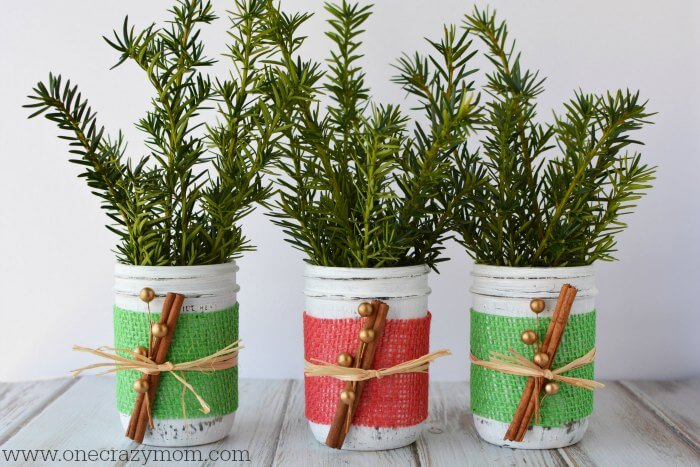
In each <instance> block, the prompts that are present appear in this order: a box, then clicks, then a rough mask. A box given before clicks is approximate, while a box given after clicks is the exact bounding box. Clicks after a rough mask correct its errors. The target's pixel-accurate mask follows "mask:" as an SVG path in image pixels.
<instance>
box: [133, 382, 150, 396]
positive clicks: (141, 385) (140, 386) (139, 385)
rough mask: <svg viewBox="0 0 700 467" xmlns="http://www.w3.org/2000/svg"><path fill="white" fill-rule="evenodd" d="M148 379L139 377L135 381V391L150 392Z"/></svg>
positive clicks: (140, 392)
mask: <svg viewBox="0 0 700 467" xmlns="http://www.w3.org/2000/svg"><path fill="white" fill-rule="evenodd" d="M148 387H149V385H148V381H147V380H146V379H144V378H141V379H137V380H136V381H134V391H136V392H137V393H139V394H145V393H147V392H148Z"/></svg>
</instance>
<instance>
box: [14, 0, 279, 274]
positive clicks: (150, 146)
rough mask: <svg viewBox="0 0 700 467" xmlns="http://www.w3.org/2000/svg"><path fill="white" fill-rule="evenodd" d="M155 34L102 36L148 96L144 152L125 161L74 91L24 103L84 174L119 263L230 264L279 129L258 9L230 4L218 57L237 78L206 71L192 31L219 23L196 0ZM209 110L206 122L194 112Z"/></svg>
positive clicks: (45, 88)
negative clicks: (145, 85)
mask: <svg viewBox="0 0 700 467" xmlns="http://www.w3.org/2000/svg"><path fill="white" fill-rule="evenodd" d="M170 13H171V14H172V18H171V19H170V20H169V21H168V22H167V23H166V25H164V26H163V27H157V26H156V25H155V24H153V25H151V26H148V27H147V28H145V29H142V30H136V28H135V27H133V26H131V25H130V24H129V21H128V18H126V19H125V20H124V24H123V27H122V29H121V30H120V31H115V32H114V35H113V37H105V40H106V41H107V43H108V44H109V45H110V46H111V47H112V48H113V49H115V50H116V51H117V52H118V53H119V60H118V62H117V64H116V65H115V67H116V66H119V65H121V64H122V63H124V62H127V61H128V62H133V63H134V64H136V65H137V66H138V67H139V68H140V69H141V70H143V72H144V74H145V77H146V78H147V80H148V82H149V83H150V85H151V86H152V87H153V90H154V97H153V98H152V108H151V110H149V111H148V112H147V113H146V115H145V116H144V117H143V118H141V119H140V120H139V121H138V122H137V124H136V126H137V128H138V129H139V130H141V131H143V132H144V133H145V143H146V147H147V153H146V154H145V155H144V156H143V157H141V158H139V159H138V160H137V161H136V162H132V160H131V159H130V158H127V157H126V156H125V151H126V144H125V142H124V139H123V137H122V134H121V133H119V134H118V135H117V136H116V137H109V136H107V133H106V132H105V130H104V128H103V127H102V126H100V125H99V124H98V123H97V119H96V113H95V112H94V111H93V110H92V108H91V107H90V105H89V103H88V101H87V100H86V99H85V98H84V97H83V96H82V94H81V93H80V91H79V89H78V86H75V85H73V84H72V83H71V82H70V81H68V80H64V79H63V78H62V77H61V76H60V75H58V76H57V75H54V74H51V75H49V79H48V81H47V82H39V83H38V84H37V86H36V87H35V88H34V90H33V94H32V95H30V96H29V98H30V99H31V103H30V104H28V105H27V106H26V107H29V108H32V109H34V113H32V115H31V117H35V116H37V115H40V114H44V115H45V116H46V118H48V119H49V120H51V121H53V122H55V123H56V124H57V125H58V127H59V129H60V130H62V131H63V133H62V134H61V136H60V137H61V138H63V139H65V140H67V141H68V143H69V145H70V153H71V154H73V155H74V156H75V158H74V159H73V160H72V161H71V162H74V163H76V164H78V165H80V166H82V167H83V170H84V171H83V172H82V173H81V174H80V177H82V178H84V179H85V180H86V182H87V184H88V186H89V187H90V188H91V189H92V192H93V193H94V194H95V195H97V196H98V197H100V198H101V200H102V208H103V209H104V210H105V211H106V212H107V215H108V216H109V218H110V219H111V220H112V221H113V224H111V225H108V228H109V229H110V230H111V231H112V232H114V233H115V234H116V235H117V236H118V237H119V243H118V246H117V251H116V253H117V256H118V260H119V261H121V262H123V263H128V264H135V265H194V264H215V263H222V262H226V261H229V260H230V259H231V258H235V257H237V256H238V255H240V254H241V252H242V251H244V250H247V249H250V245H249V244H248V241H247V239H246V238H245V237H244V236H243V234H242V232H241V228H240V226H239V225H238V222H239V221H240V220H241V218H243V217H244V216H245V215H247V214H248V213H250V212H251V210H252V209H253V207H254V204H255V203H264V202H265V200H266V199H267V198H268V197H269V196H270V194H271V191H272V189H271V186H270V185H269V184H267V183H266V182H264V181H263V179H262V178H261V177H262V174H263V173H264V172H265V170H266V167H267V166H268V165H269V164H270V162H271V161H272V159H273V158H274V142H275V138H276V137H277V136H276V134H277V132H278V127H279V125H278V124H277V120H275V117H274V116H273V115H272V114H271V113H270V112H269V111H268V109H267V108H266V105H265V102H264V100H263V99H262V98H261V97H260V88H261V87H262V86H263V81H264V77H265V73H264V71H263V70H264V66H265V65H264V61H265V60H266V58H267V57H268V56H269V55H270V53H271V50H270V44H269V43H268V39H267V35H268V31H267V29H266V28H265V27H264V25H265V24H266V23H265V18H266V16H267V4H266V2H265V1H264V0H236V1H235V2H234V11H232V12H231V13H230V20H231V27H230V30H229V36H230V45H229V46H228V53H227V54H226V56H227V58H228V59H229V60H230V62H231V66H232V67H233V69H234V72H232V73H231V74H230V76H229V77H228V78H226V79H216V80H212V79H210V78H209V76H208V75H206V74H205V73H204V72H203V70H204V69H206V68H207V67H209V66H210V65H212V64H213V63H214V62H215V61H214V60H212V59H209V58H207V57H206V56H205V55H204V45H203V43H202V40H201V39H200V28H201V27H202V26H204V25H208V24H210V23H211V22H212V21H214V20H215V19H216V16H215V14H214V12H213V9H212V5H211V3H210V2H209V1H203V0H180V1H179V2H178V3H177V4H176V5H175V6H174V7H173V8H172V9H171V10H170ZM209 109H216V112H217V115H218V117H217V119H216V123H215V124H211V125H207V124H205V123H204V118H203V116H202V112H203V111H205V110H209Z"/></svg>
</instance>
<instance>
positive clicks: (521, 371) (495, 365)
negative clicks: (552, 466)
mask: <svg viewBox="0 0 700 467" xmlns="http://www.w3.org/2000/svg"><path fill="white" fill-rule="evenodd" d="M508 352H510V353H511V355H506V354H502V353H499V352H491V358H490V359H489V360H488V361H486V360H481V359H479V358H477V357H476V356H475V355H474V354H469V360H471V362H472V363H473V364H475V365H479V366H482V367H484V368H486V369H489V370H495V371H499V372H501V373H507V374H509V375H516V376H527V377H531V378H538V379H537V380H536V381H537V383H536V384H537V386H536V387H537V393H538V394H539V392H540V388H541V381H542V379H548V380H554V381H561V382H562V383H566V384H569V385H571V386H576V387H578V388H583V389H588V390H589V391H592V390H594V389H599V388H603V387H605V385H604V384H603V383H599V382H597V381H593V380H592V379H585V378H574V377H572V376H564V375H562V373H566V372H567V371H571V370H575V369H576V368H581V367H582V366H585V365H588V364H589V363H593V361H594V360H595V348H593V349H591V351H590V352H588V353H587V354H586V355H584V356H582V357H579V358H577V359H576V360H574V361H572V362H571V363H568V364H566V365H564V366H563V367H561V368H557V369H556V370H550V369H548V368H541V367H539V366H537V365H536V364H535V363H534V362H531V361H530V360H528V359H527V358H525V357H524V356H523V355H522V354H520V353H518V352H516V351H515V350H513V349H508ZM539 418H540V400H539V397H538V398H536V399H535V420H539Z"/></svg>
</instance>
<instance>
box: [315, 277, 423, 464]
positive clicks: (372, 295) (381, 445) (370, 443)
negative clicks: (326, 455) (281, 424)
mask: <svg viewBox="0 0 700 467" xmlns="http://www.w3.org/2000/svg"><path fill="white" fill-rule="evenodd" d="M429 274H430V268H428V267H427V266H424V265H421V266H408V267H398V268H383V269H370V268H354V269H353V268H329V267H321V266H310V265H308V266H306V272H305V273H304V277H305V278H306V280H305V282H304V296H305V297H306V311H307V313H308V314H309V315H311V316H313V317H316V318H325V319H346V318H357V316H358V315H357V308H358V306H359V305H360V303H362V302H363V301H366V300H372V299H380V300H384V301H385V302H386V304H387V305H389V315H388V318H389V319H414V318H422V317H424V316H425V315H427V314H428V295H430V287H428V275H429ZM426 397H427V395H426ZM416 403H418V401H416ZM421 425H422V423H418V424H416V425H412V426H403V427H380V426H352V427H350V430H349V431H348V434H347V437H346V438H345V441H344V443H343V449H349V450H355V451H377V450H386V449H396V448H399V447H403V446H406V445H409V444H411V443H413V442H414V441H415V440H416V439H417V438H418V436H419V435H420V432H421ZM309 427H310V428H311V432H312V433H313V435H314V437H315V438H316V440H317V441H318V442H319V443H322V444H325V442H326V437H327V436H328V431H329V430H330V427H331V426H330V425H325V424H320V423H313V422H311V421H309Z"/></svg>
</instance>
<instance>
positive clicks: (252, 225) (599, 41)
mask: <svg viewBox="0 0 700 467" xmlns="http://www.w3.org/2000/svg"><path fill="white" fill-rule="evenodd" d="M378 3H379V5H378V6H377V7H376V8H375V12H376V14H375V15H374V16H373V18H372V19H371V20H370V21H369V23H368V25H367V29H368V32H367V35H366V37H365V38H366V45H365V48H364V52H365V53H366V59H365V61H364V63H365V65H366V70H367V74H368V80H369V83H370V84H371V85H372V87H373V95H374V96H375V97H376V98H377V99H380V100H382V101H385V102H402V101H403V99H404V93H403V92H402V91H400V90H399V89H398V88H397V86H396V85H394V84H392V83H390V82H389V78H390V77H391V76H392V73H393V71H392V68H391V67H390V65H389V64H390V63H391V62H392V61H393V60H394V58H395V57H397V56H398V55H399V54H400V53H401V52H403V51H413V50H415V49H416V48H424V42H423V41H422V37H424V36H431V37H438V36H439V35H440V33H441V25H442V24H443V23H446V22H461V17H462V15H463V14H464V13H465V12H467V11H470V10H471V8H472V4H471V2H468V1H453V0H450V1H448V0H441V1H425V0H410V1H407V0H381V1H379V2H378ZM478 3H480V4H482V5H483V4H484V3H483V2H478ZM491 3H492V5H494V6H495V7H496V8H497V10H498V12H499V14H500V16H501V17H502V18H507V20H508V22H509V26H510V29H511V33H512V36H513V37H516V38H517V39H518V40H519V47H520V48H521V49H522V51H523V53H524V56H523V57H524V63H525V64H527V65H528V66H529V67H531V68H539V69H541V71H542V73H543V74H544V75H545V76H547V77H548V80H547V83H546V88H547V91H546V92H545V94H544V95H542V96H541V100H540V114H541V115H542V116H543V118H550V115H551V111H552V110H561V109H562V106H561V102H562V101H563V100H564V99H567V98H569V97H570V96H572V93H573V90H574V89H577V88H579V87H580V88H582V89H584V90H586V91H596V92H600V91H603V90H606V89H616V88H618V87H622V88H625V87H630V88H633V89H640V90H641V91H642V94H643V95H644V96H646V97H647V98H648V99H649V100H650V104H649V107H650V108H651V109H653V110H654V111H657V112H659V114H658V115H657V116H656V117H654V121H655V122H656V124H655V125H653V126H651V127H648V128H646V129H645V130H644V131H643V132H642V133H640V134H638V137H639V138H640V139H642V140H644V141H645V142H646V143H647V145H646V147H645V148H644V153H645V155H646V158H647V160H648V161H649V162H650V163H652V164H655V165H658V166H659V171H658V180H657V181H656V183H655V185H656V186H655V187H654V189H653V190H652V191H651V192H650V194H649V196H648V197H647V198H645V199H643V200H642V202H641V204H640V207H639V209H638V212H637V213H636V214H635V215H633V216H631V217H630V218H629V219H628V220H629V224H630V229H629V230H628V231H627V232H625V233H624V234H623V235H620V237H619V248H620V252H619V255H618V256H619V258H620V259H621V261H620V262H616V263H605V264H598V265H597V273H598V285H599V289H600V295H599V297H598V302H597V305H598V306H597V308H598V310H599V321H598V335H599V339H598V342H599V354H598V356H599V359H598V362H597V363H596V365H597V372H598V373H597V374H598V376H599V377H601V378H672V377H683V376H688V375H692V374H697V373H698V372H700V358H699V357H700V337H699V334H700V310H699V309H698V299H697V290H698V288H699V286H700V267H699V262H700V255H699V253H700V252H699V248H698V239H699V235H700V223H699V219H700V215H699V214H700V212H699V209H700V208H698V201H700V199H699V196H698V193H699V192H700V188H699V187H698V180H699V177H698V173H699V171H700V157H698V153H699V150H700V143H699V141H700V138H698V134H699V133H700V131H699V130H700V118H699V117H700V92H698V87H699V86H700V65H698V64H699V63H700V60H698V57H699V56H700V55H699V54H700V32H698V31H700V7H699V6H698V2H695V1H693V0H685V1H681V0H676V1H665V2H654V1H639V0H625V1H620V0H616V1H609V0H596V1H591V0H586V1H572V2H562V1H557V0H547V1H534V0H529V1H527V2H523V1H519V0H510V1H505V0H499V1H493V2H491ZM214 4H215V6H216V8H217V10H218V12H219V13H220V14H224V10H225V9H227V8H229V7H230V6H231V4H232V2H225V1H218V0H216V1H215V2H214ZM283 4H284V7H285V8H286V9H287V10H296V9H300V8H303V9H307V10H313V11H316V12H319V15H317V17H316V18H315V19H314V21H313V22H312V23H311V25H310V27H309V28H308V29H307V32H308V33H309V34H310V35H311V38H310V40H309V41H308V46H307V47H306V49H305V51H306V53H307V54H309V55H311V56H314V57H317V58H319V59H320V58H322V57H323V56H324V52H325V51H326V50H327V47H328V42H327V41H326V40H325V38H324V37H322V34H321V29H322V28H323V23H322V18H323V17H324V14H323V13H322V12H321V5H322V3H321V2H320V1H299V0H297V1H292V0H284V2H283ZM169 5H170V2H169V1H155V0H150V1H143V0H140V1H137V0H120V1H99V2H97V1H91V0H61V1H60V2H57V1H50V0H40V1H39V0H23V1H21V2H6V3H5V4H4V5H3V11H2V14H1V15H0V57H1V60H0V109H1V110H2V111H1V112H0V157H1V158H2V164H1V165H0V170H1V172H0V173H1V174H2V183H0V223H1V224H0V254H1V257H0V310H1V311H0V313H2V315H1V316H2V320H1V322H0V323H1V324H0V355H2V364H0V380H22V379H30V378H48V377H59V376H66V375H67V374H68V370H70V369H72V368H75V367H77V366H80V365H83V364H86V363H88V362H87V361H86V358H85V357H84V356H83V355H75V354H73V353H72V352H71V351H70V347H71V345H73V344H82V345H87V346H98V345H107V344H110V343H111V341H112V295H111V286H112V269H113V263H114V259H113V255H112V253H111V251H110V250H111V248H112V247H113V242H114V238H113V237H112V235H111V234H109V233H108V231H107V230H106V229H104V227H102V226H103V225H104V223H105V221H106V218H105V216H104V215H103V214H102V212H101V211H100V210H99V209H98V201H97V199H96V198H95V197H93V196H92V195H90V193H89V192H88V190H87V189H86V187H85V186H84V185H83V182H82V181H80V180H78V179H76V178H75V176H76V174H77V173H78V167H76V166H74V165H72V164H69V163H68V162H67V159H68V157H67V153H66V146H65V144H64V142H62V141H59V140H58V139H57V138H56V133H57V131H56V129H55V128H54V127H53V125H52V124H50V123H48V122H46V121H43V120H33V121H27V120H26V115H27V111H26V110H24V109H22V108H21V105H22V104H24V103H26V99H25V97H24V96H25V95H26V94H28V92H29V91H30V89H31V87H32V85H33V84H34V83H36V81H37V80H39V79H46V78H47V75H48V72H49V71H54V72H60V73H63V74H64V75H65V76H66V77H70V78H71V79H73V80H74V81H75V82H76V83H80V85H81V89H82V91H83V93H84V95H85V96H89V98H90V99H91V102H92V104H93V105H94V107H95V108H96V109H98V110H99V112H100V118H101V121H102V123H103V124H105V125H106V126H107V128H108V129H109V130H110V131H111V132H112V133H116V131H117V130H118V129H122V130H124V132H125V133H126V135H127V138H128V139H129V140H130V141H131V143H130V147H129V148H130V152H129V153H130V154H131V155H134V156H138V155H139V152H140V151H141V150H142V146H141V140H140V134H139V133H138V132H137V131H136V130H135V129H134V127H133V125H132V122H134V121H135V120H136V119H137V118H139V117H140V116H142V115H143V113H144V111H145V109H146V108H147V105H148V101H149V97H150V89H149V88H148V86H147V84H146V81H145V79H144V76H143V74H142V73H141V72H139V71H137V70H136V69H135V67H134V66H130V65H126V66H123V67H120V68H118V69H117V70H115V71H109V67H110V66H111V65H112V64H113V63H114V62H115V61H116V55H115V53H114V52H113V51H112V50H111V49H109V48H108V46H106V44H105V43H104V42H103V41H102V40H101V38H100V37H101V36H102V35H103V34H107V33H108V32H109V31H111V29H112V28H114V27H120V26H121V21H122V18H123V16H124V15H126V14H129V15H130V18H131V19H132V20H133V21H134V22H135V23H136V24H138V25H144V24H146V23H148V22H150V21H152V20H158V19H160V18H163V17H164V10H165V9H166V7H167V6H169ZM226 26H227V21H226V20H224V19H222V20H219V21H218V22H217V23H216V24H215V25H213V26H212V27H211V28H209V29H207V30H206V31H205V34H204V37H205V39H206V40H207V44H208V53H209V55H215V54H218V53H220V52H221V51H223V47H224V43H225V40H226V37H225V28H226ZM219 70H220V68H219ZM245 232H246V233H247V235H249V236H250V237H251V238H252V239H253V240H254V242H255V243H256V244H257V246H258V251H256V252H253V253H250V254H247V255H246V256H245V258H244V259H243V260H242V261H240V267H241V270H240V273H239V277H240V281H239V282H240V284H241V293H240V303H241V323H240V328H241V329H240V330H241V336H242V337H243V338H244V339H245V342H246V344H247V349H246V350H245V354H244V355H242V356H241V375H242V376H244V377H262V378H299V377H300V376H301V374H302V334H301V313H302V309H303V304H302V301H303V299H302V293H301V290H302V282H303V278H302V271H303V263H302V256H301V255H300V254H299V253H298V252H296V251H295V250H292V248H291V247H289V246H288V245H287V244H286V243H284V242H283V237H282V235H281V233H280V231H279V230H278V229H277V228H276V227H274V226H273V225H272V224H271V223H270V222H269V219H267V218H266V217H265V216H264V215H263V213H262V212H260V211H258V212H256V213H255V214H254V215H252V216H251V217H250V218H248V219H247V220H246V222H245ZM447 253H448V256H449V257H451V258H452V261H450V262H448V263H444V264H443V265H442V267H441V274H440V275H433V276H432V278H431V286H432V288H433V295H432V297H431V310H432V312H433V315H434V317H433V329H432V347H433V348H434V349H438V348H445V347H447V348H450V349H452V351H453V352H454V356H453V357H451V358H449V359H444V360H443V361H440V362H439V363H436V364H435V366H434V368H433V369H431V372H432V374H433V377H434V378H435V379H442V380H463V379H465V378H466V377H467V376H468V371H467V368H468V365H467V355H468V336H469V323H468V309H469V303H470V297H469V291H468V289H469V285H470V280H471V279H470V272H471V267H472V266H471V261H470V260H468V257H467V255H466V254H465V253H464V251H463V250H462V249H461V248H460V247H459V246H458V245H456V244H450V245H449V248H448V251H447Z"/></svg>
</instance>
